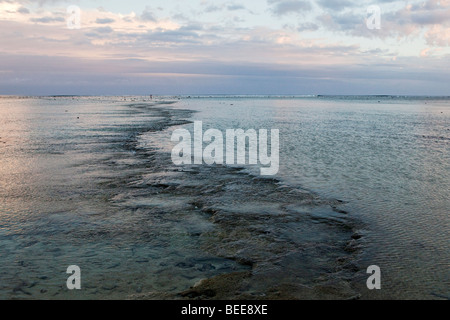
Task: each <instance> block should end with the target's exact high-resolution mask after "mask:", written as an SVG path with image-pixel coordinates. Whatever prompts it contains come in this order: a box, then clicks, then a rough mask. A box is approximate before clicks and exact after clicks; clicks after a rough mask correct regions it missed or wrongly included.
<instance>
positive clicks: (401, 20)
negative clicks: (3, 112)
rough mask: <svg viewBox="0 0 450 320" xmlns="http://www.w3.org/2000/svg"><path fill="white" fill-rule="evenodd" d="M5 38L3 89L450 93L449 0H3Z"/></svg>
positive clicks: (0, 71) (0, 40) (0, 37)
mask: <svg viewBox="0 0 450 320" xmlns="http://www.w3.org/2000/svg"><path fill="white" fill-rule="evenodd" d="M74 6H75V8H78V10H79V11H74V10H73V8H74ZM373 6H375V7H373ZM68 8H70V10H68ZM369 8H375V9H379V12H380V14H379V16H378V15H377V10H372V9H369ZM77 12H79V15H77ZM378 17H379V19H378ZM0 44H1V45H0V94H3V95H66V94H67V95H149V94H192V95H194V94H268V95H269V94H333V95H336V94H341V95H348V94H355V95H358V94H361V95H362V94H393V95H450V90H449V88H450V86H449V83H450V72H449V69H450V68H449V67H450V47H449V45H450V0H414V1H396V0H378V1H372V0H361V1H350V0H335V1H326V0H241V1H235V0H230V1H222V0H214V1H206V0H152V1H142V0H128V1H123V0H121V1H119V0H108V1H106V0H99V1H94V0H92V1H89V0H69V1H66V0H36V1H32V0H20V1H11V0H0Z"/></svg>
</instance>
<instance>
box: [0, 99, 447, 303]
mask: <svg viewBox="0 0 450 320" xmlns="http://www.w3.org/2000/svg"><path fill="white" fill-rule="evenodd" d="M191 121H203V126H204V129H205V130H206V129H208V128H215V129H219V130H223V131H225V130H226V129H238V128H242V129H279V130H280V171H279V173H278V175H277V176H276V177H275V178H276V179H273V181H272V180H267V179H266V180H264V179H261V181H259V179H258V175H257V170H255V169H256V168H253V167H244V168H243V170H235V169H233V168H226V167H208V166H206V165H205V166H193V167H186V168H177V167H175V166H174V165H173V164H172V163H171V162H170V156H169V155H168V153H169V152H170V149H171V147H172V146H173V144H172V143H170V137H171V134H172V132H173V130H174V128H179V127H184V128H187V129H189V130H192V128H193V125H192V123H190V122H191ZM449 153H450V98H446V97H391V96H376V97H375V96H370V97H368V96H361V97H355V96H352V97H343V96H337V97H335V96H292V97H287V96H283V97H275V96H270V97H265V96H200V97H195V96H192V97H186V96H183V97H156V98H155V99H154V100H152V101H150V100H149V99H148V98H146V97H41V98H21V97H3V98H1V99H0V253H1V264H0V278H1V281H0V298H2V299H9V298H38V299H39V298H110V297H112V298H117V297H118V298H124V297H125V298H126V297H130V296H131V295H133V294H138V295H139V294H144V293H148V292H152V293H154V294H155V296H156V297H159V298H161V297H162V298H164V297H165V295H167V297H169V295H170V294H175V293H178V292H181V291H183V290H186V289H188V288H189V287H191V286H193V285H194V284H195V283H196V282H198V281H199V280H201V279H205V278H211V277H214V276H217V275H223V274H228V273H232V272H240V271H242V272H244V271H248V270H251V269H252V268H253V273H254V274H256V275H257V274H263V275H266V276H267V275H268V274H270V272H274V271H273V270H276V266H281V267H280V270H279V272H281V273H282V272H286V273H291V274H295V277H292V279H297V280H292V279H291V278H289V276H288V275H287V276H286V278H283V279H284V280H285V281H291V282H292V281H299V282H301V283H303V284H305V285H312V283H313V282H314V283H316V282H317V281H316V279H320V277H321V275H322V274H327V273H328V274H330V273H333V272H334V274H337V275H339V277H341V278H342V279H344V280H348V281H349V282H350V283H351V285H352V286H353V288H354V289H355V290H356V291H357V292H359V293H360V294H362V297H363V298H368V299H371V298H373V299H377V298H393V299H405V298H420V299H434V298H449V297H450V286H449V278H450V274H449V263H450V255H449V249H450V235H449V207H450V200H449V199H450V154H449ZM283 190H286V192H284V191H283ZM295 192H298V194H297V193H295ZM271 197H272V198H273V199H272V198H271ZM305 199H306V200H308V201H309V202H308V201H306V200H305ZM325 207H326V208H328V209H321V208H325ZM208 213H210V214H208ZM225 213H226V214H225ZM250 215H253V216H252V218H251V219H250V218H249V216H250ZM256 215H257V216H256ZM274 217H276V219H275V218H274ZM241 218H242V219H243V220H242V222H240V223H236V221H238V220H239V219H241ZM271 219H273V221H272V220H271ZM239 221H240V220H239ZM305 226H307V227H305ZM350 229H351V230H350ZM348 230H350V231H349V232H350V233H348V234H347V231H348ZM352 234H353V236H354V235H355V234H356V235H357V237H356V239H357V240H358V241H357V244H356V249H355V250H350V251H352V252H351V258H349V257H347V258H348V259H349V260H348V261H351V264H352V266H354V268H353V269H354V270H353V269H352V268H347V269H345V268H344V269H345V270H347V271H346V272H348V271H349V270H350V271H353V272H354V273H355V275H354V276H349V275H348V274H347V273H346V274H343V273H342V270H341V269H339V266H337V265H336V263H335V262H334V261H336V259H337V260H339V258H340V257H341V256H345V254H349V253H348V252H349V250H342V253H341V249H342V247H345V246H346V245H348V242H347V241H348V240H351V238H350V236H352ZM354 238H355V237H354ZM305 243H308V244H310V245H304V244H305ZM325 244H326V245H325ZM272 245H273V248H272V247H271V246H272ZM300 247H301V250H300V249H298V248H300ZM271 250H272V251H271ZM247 251H251V252H247ZM264 252H266V253H264ZM344 252H347V253H344ZM274 257H276V258H274ZM341 260H342V259H341ZM69 265H79V266H80V268H81V270H82V281H83V282H82V283H83V288H84V290H81V291H79V292H69V291H68V290H67V288H66V284H65V281H66V279H67V277H68V275H67V274H66V273H65V272H66V268H67V267H68V266H69ZM370 265H377V266H379V267H380V268H381V271H382V290H381V291H378V292H371V291H368V290H367V289H366V288H365V279H366V278H367V276H365V269H367V267H368V266H370ZM255 266H257V267H255ZM274 268H275V269H274ZM336 268H337V269H336ZM268 270H272V271H270V272H269V271H268ZM298 270H301V272H300V271H298ZM336 270H341V271H339V272H337V271H336ZM309 279H314V280H311V283H309V282H308V281H310V280H309ZM284 280H283V281H284ZM257 281H258V280H257V277H256V276H255V282H257ZM280 281H281V280H280ZM266 289H267V288H264V286H262V285H261V286H255V287H254V288H252V289H251V290H250V289H249V290H248V292H247V293H249V292H250V291H251V292H250V293H249V294H263V293H262V292H264V290H266Z"/></svg>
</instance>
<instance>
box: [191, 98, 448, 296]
mask: <svg viewBox="0 0 450 320" xmlns="http://www.w3.org/2000/svg"><path fill="white" fill-rule="evenodd" d="M185 104H186V105H187V107H189V108H192V109H195V110H199V111H201V112H200V113H198V114H195V116H194V118H195V119H196V120H203V121H204V125H205V123H206V124H207V125H209V126H211V127H213V128H216V127H217V128H222V129H225V128H236V127H237V128H255V129H258V128H267V129H270V128H277V129H280V139H281V142H280V144H281V150H280V166H281V168H280V172H279V174H278V177H280V178H281V179H282V181H283V182H285V183H287V184H289V185H291V186H298V187H301V188H304V189H306V190H309V191H311V192H314V193H317V194H319V195H320V196H322V197H325V198H337V199H341V200H343V201H345V203H346V204H345V205H344V206H343V209H344V210H346V211H348V212H349V213H350V214H351V215H352V216H353V217H358V218H359V219H360V220H361V221H363V222H364V225H365V226H364V228H363V230H361V231H362V232H363V234H364V240H362V241H363V242H364V246H365V248H366V250H365V251H364V254H362V255H361V257H360V259H361V260H360V263H361V266H365V267H367V266H369V265H372V264H373V265H378V266H380V267H381V269H382V272H383V277H384V281H383V288H384V289H383V290H381V292H366V294H367V297H368V298H371V297H374V298H381V297H383V298H433V297H436V296H438V297H442V296H444V297H449V296H450V287H449V278H450V273H449V264H450V256H449V249H450V236H449V211H448V208H449V207H450V201H449V199H450V154H449V151H450V99H448V98H434V99H432V98H426V97H417V98H415V97H313V98H304V97H302V98H298V97H297V98H292V97H291V98H287V97H284V98H277V97H271V98H270V99H268V98H263V97H257V98H255V97H252V98H248V97H240V98H236V97H234V98H230V97H222V98H208V97H202V98H198V99H195V101H193V102H191V101H187V102H185ZM250 171H252V172H255V170H250ZM360 289H361V290H362V291H364V286H362V288H360Z"/></svg>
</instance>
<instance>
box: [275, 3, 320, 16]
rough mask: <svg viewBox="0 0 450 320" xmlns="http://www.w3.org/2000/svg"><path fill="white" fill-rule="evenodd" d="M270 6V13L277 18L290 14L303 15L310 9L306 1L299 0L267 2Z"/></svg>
mask: <svg viewBox="0 0 450 320" xmlns="http://www.w3.org/2000/svg"><path fill="white" fill-rule="evenodd" d="M268 3H269V4H272V5H273V7H272V12H273V13H274V14H275V15H277V16H283V15H286V14H290V13H297V14H298V13H305V12H307V11H310V10H311V9H312V6H311V4H310V3H309V2H308V1H299V0H268Z"/></svg>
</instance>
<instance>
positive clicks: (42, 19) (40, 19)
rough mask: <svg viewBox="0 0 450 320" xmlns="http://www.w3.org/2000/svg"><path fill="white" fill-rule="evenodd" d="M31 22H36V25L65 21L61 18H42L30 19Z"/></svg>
mask: <svg viewBox="0 0 450 320" xmlns="http://www.w3.org/2000/svg"><path fill="white" fill-rule="evenodd" d="M30 21H31V22H38V23H52V22H64V21H66V19H64V18H62V17H42V18H31V19H30Z"/></svg>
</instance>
